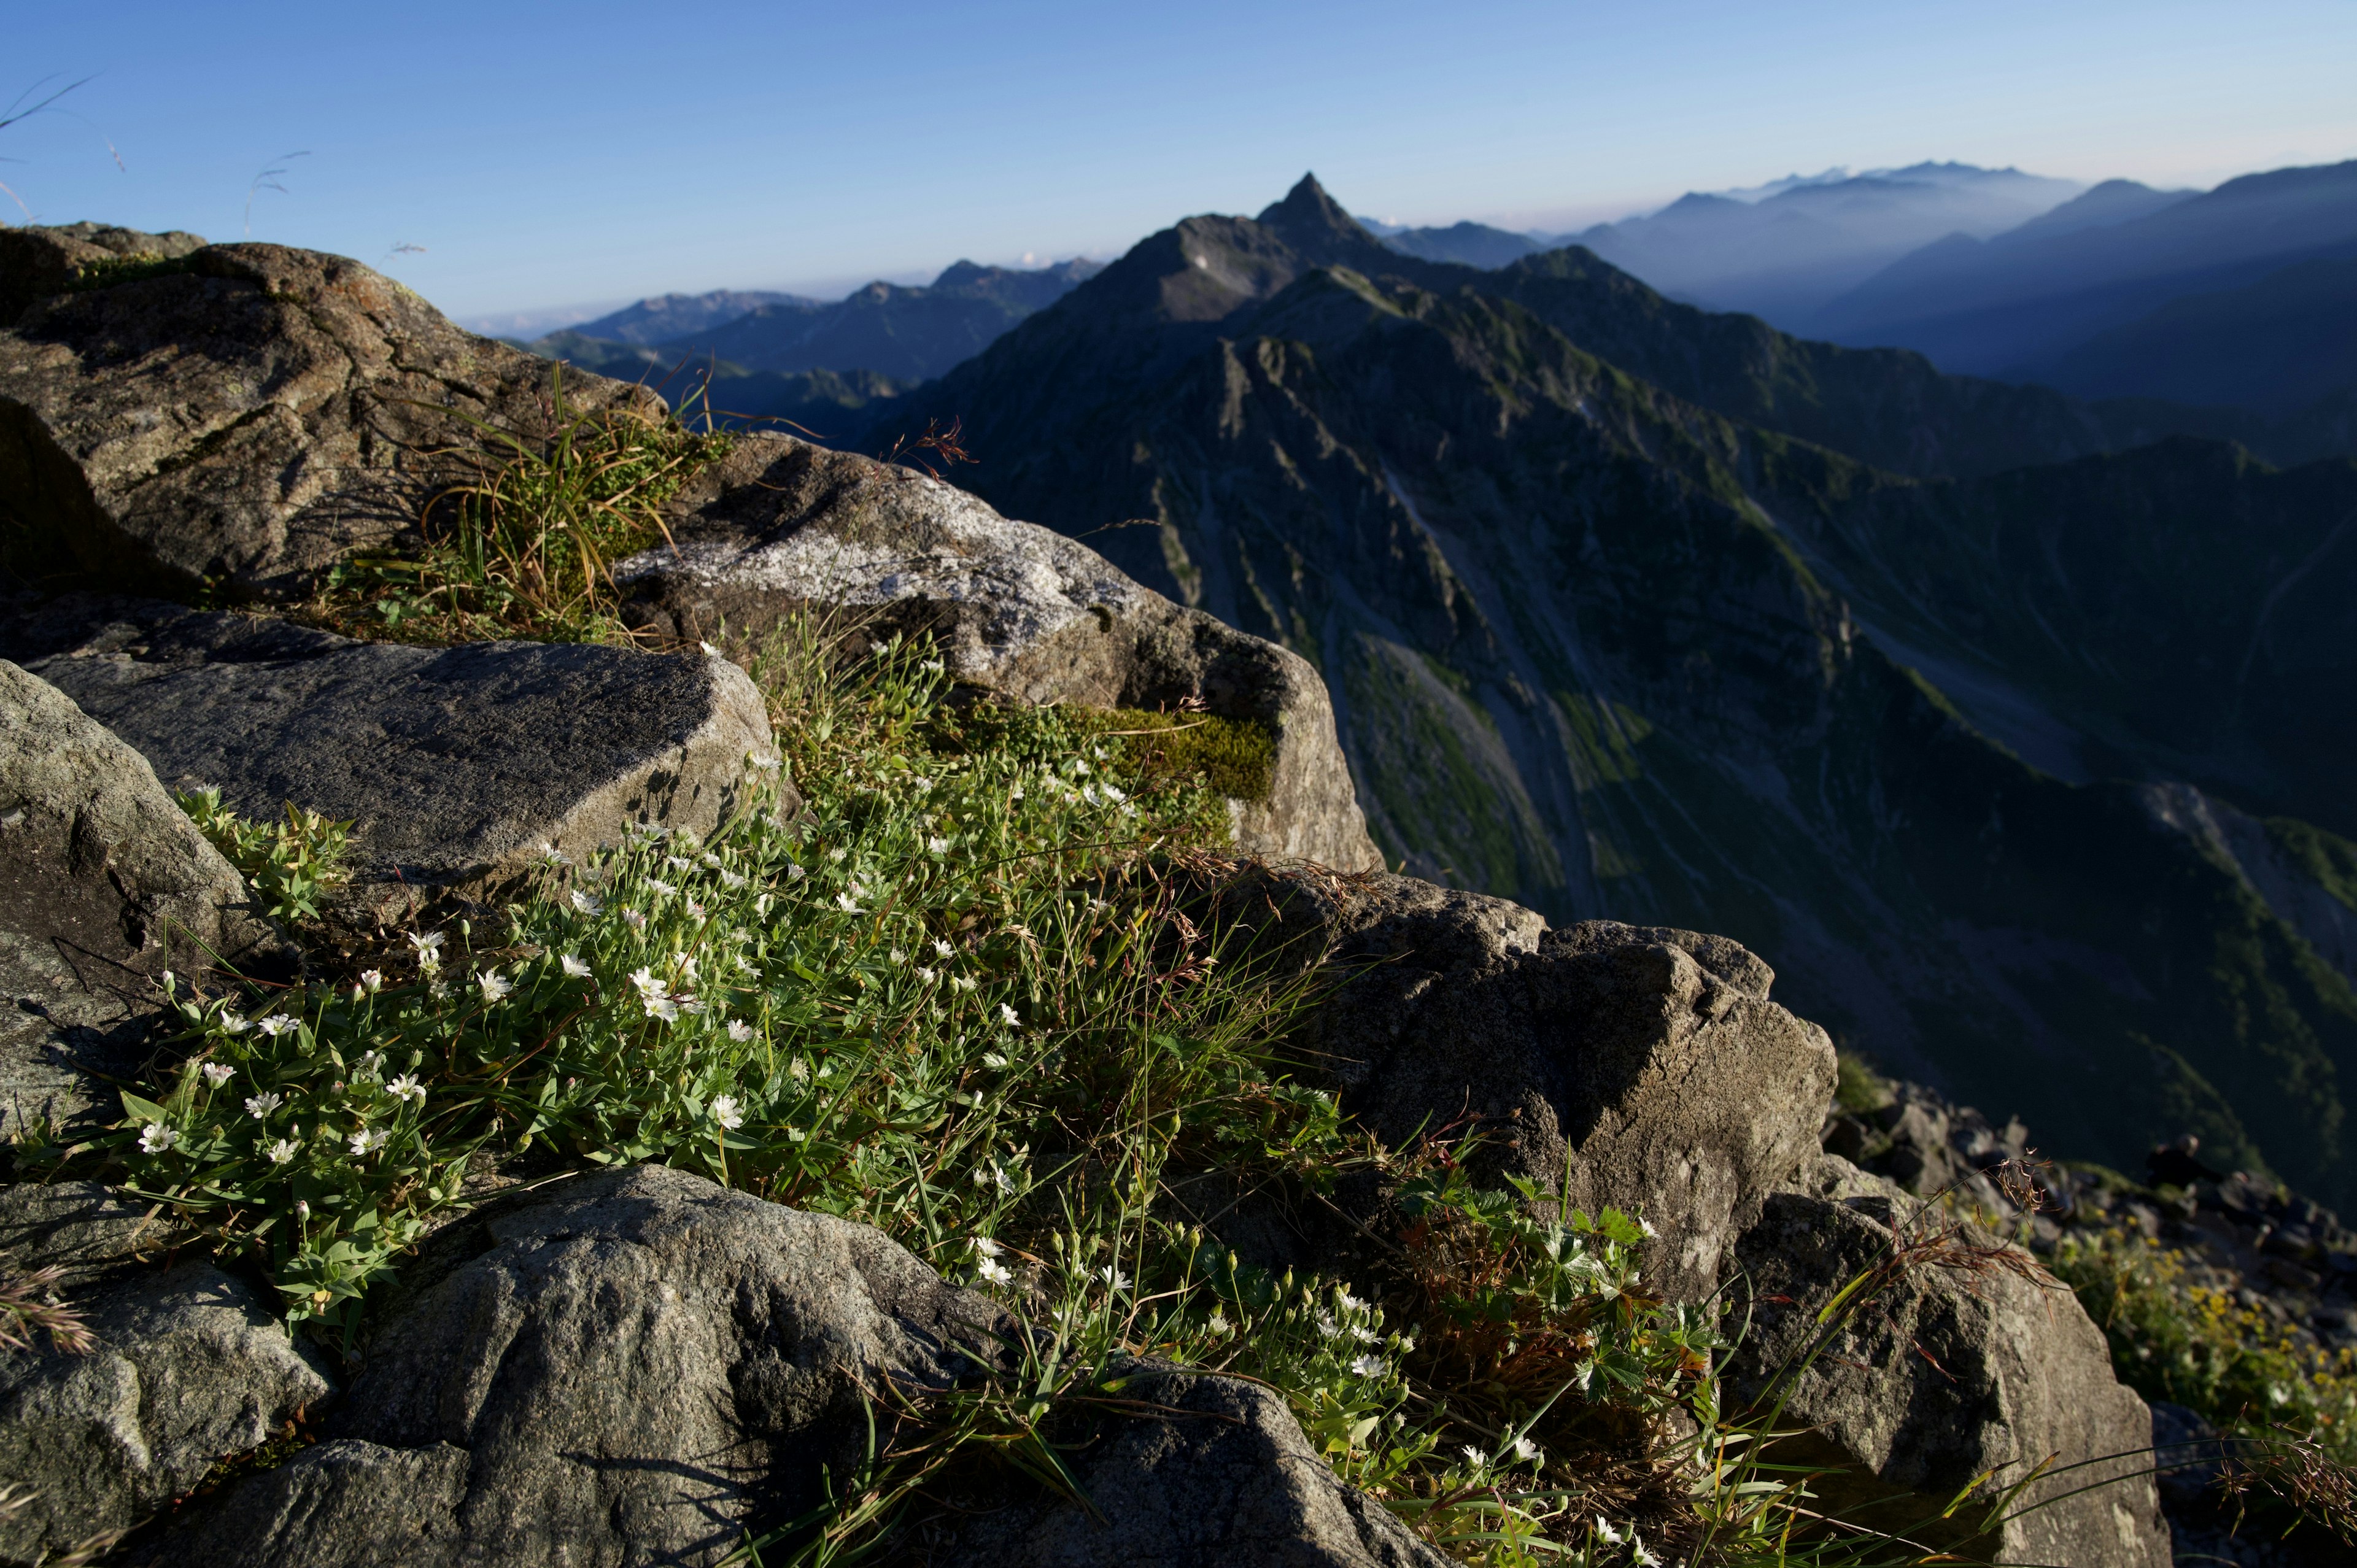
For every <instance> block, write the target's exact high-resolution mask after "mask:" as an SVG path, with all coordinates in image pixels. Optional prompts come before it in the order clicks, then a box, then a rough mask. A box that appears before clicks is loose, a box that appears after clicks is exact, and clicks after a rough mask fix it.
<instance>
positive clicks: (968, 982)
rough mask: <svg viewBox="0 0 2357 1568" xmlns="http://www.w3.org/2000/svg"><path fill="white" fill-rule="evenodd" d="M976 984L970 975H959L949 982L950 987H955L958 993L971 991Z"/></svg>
mask: <svg viewBox="0 0 2357 1568" xmlns="http://www.w3.org/2000/svg"><path fill="white" fill-rule="evenodd" d="M950 984H951V985H952V986H954V987H956V988H957V989H958V990H960V991H972V990H973V989H974V986H975V985H976V984H977V982H976V981H975V980H974V976H972V975H970V974H961V975H959V976H957V977H956V978H955V979H953V980H952V981H951V982H950Z"/></svg>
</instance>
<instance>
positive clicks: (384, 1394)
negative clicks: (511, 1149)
mask: <svg viewBox="0 0 2357 1568" xmlns="http://www.w3.org/2000/svg"><path fill="white" fill-rule="evenodd" d="M375 1320H376V1324H377V1326H376V1328H375V1330H374V1332H373V1335H372V1337H371V1341H370V1344H369V1346H368V1348H367V1352H366V1359H365V1362H364V1364H363V1366H362V1367H361V1370H360V1371H359V1372H358V1373H357V1374H356V1375H355V1376H354V1378H353V1380H352V1382H351V1385H350V1390H349V1391H348V1392H347V1394H346V1395H345V1397H344V1400H343V1401H342V1402H341V1403H340V1405H339V1407H338V1410H337V1413H336V1415H335V1417H334V1423H333V1426H332V1428H331V1431H330V1434H329V1435H330V1438H331V1441H328V1442H326V1443H323V1444H320V1445H318V1446H317V1447H314V1448H311V1449H308V1450H307V1451H305V1452H304V1453H303V1454H302V1455H299V1456H298V1457H297V1458H296V1459H295V1460H293V1461H292V1462H290V1463H288V1464H286V1465H284V1466H280V1467H279V1468H277V1469H275V1470H273V1471H271V1472H269V1473H267V1474H265V1475H262V1476H257V1477H253V1479H251V1480H248V1481H246V1482H244V1483H243V1484H242V1485H241V1486H240V1487H237V1488H236V1489H234V1490H233V1491H231V1493H229V1494H228V1495H227V1496H226V1497H224V1498H221V1500H220V1501H219V1503H218V1504H216V1505H215V1506H213V1507H212V1508H210V1509H208V1510H207V1511H205V1512H204V1513H203V1514H201V1515H200V1516H199V1517H196V1518H192V1519H191V1520H188V1522H187V1523H186V1524H185V1525H183V1526H181V1527H179V1528H178V1529H175V1530H172V1531H170V1532H168V1533H167V1534H166V1535H165V1536H164V1537H163V1538H162V1539H161V1540H160V1541H157V1542H156V1543H155V1544H154V1546H153V1547H152V1549H151V1555H150V1556H149V1557H148V1559H147V1561H149V1562H152V1563H158V1564H161V1563H172V1564H176V1565H183V1564H185V1565H189V1568H199V1565H206V1568H210V1565H214V1564H219V1565H222V1568H229V1565H235V1568H333V1565H340V1564H356V1563H371V1564H375V1563H382V1564H393V1563H399V1564H402V1565H403V1568H436V1565H438V1564H446V1563H447V1564H457V1563H504V1564H511V1565H513V1568H527V1565H541V1564H545V1565H548V1568H555V1565H557V1564H576V1563H683V1564H691V1563H719V1562H720V1561H722V1560H723V1559H725V1558H727V1557H729V1555H730V1554H731V1553H733V1552H737V1551H738V1550H739V1549H740V1548H741V1546H742V1545H743V1542H744V1539H745V1533H746V1532H747V1531H748V1530H749V1531H751V1532H752V1533H754V1534H756V1535H758V1534H759V1532H760V1530H762V1529H764V1528H766V1527H767V1526H770V1525H772V1524H776V1523H780V1522H783V1521H784V1520H789V1519H791V1518H793V1517H796V1516H797V1515H799V1514H800V1513H802V1511H803V1510H804V1509H808V1508H810V1507H811V1506H813V1505H814V1504H815V1503H817V1502H818V1501H819V1500H820V1499H821V1497H822V1493H821V1490H820V1487H821V1466H823V1465H832V1466H834V1470H835V1473H836V1474H837V1475H841V1474H843V1473H844V1471H845V1466H847V1465H849V1464H852V1463H856V1460H857V1459H858V1457H859V1455H860V1453H861V1452H862V1449H863V1445H864V1442H865V1434H866V1426H865V1423H864V1421H863V1419H862V1417H861V1414H860V1408H861V1402H862V1400H863V1398H864V1397H865V1396H864V1395H863V1394H862V1392H861V1389H862V1385H863V1384H865V1385H867V1386H869V1387H874V1386H876V1385H878V1384H880V1382H881V1381H882V1380H886V1379H893V1380H900V1381H902V1382H904V1383H909V1384H921V1385H925V1386H931V1387H940V1386H942V1385H945V1384H946V1383H948V1382H950V1381H952V1380H954V1379H956V1378H958V1377H960V1376H962V1375H964V1374H966V1373H968V1372H970V1371H971V1370H973V1369H974V1360H972V1359H970V1357H969V1353H971V1356H972V1357H978V1358H989V1359H996V1357H997V1356H998V1355H999V1354H1000V1353H1001V1347H1002V1341H1001V1340H1000V1338H999V1336H1000V1335H1002V1334H1004V1333H1006V1332H1008V1331H1010V1329H1011V1325H1009V1324H1008V1323H1007V1322H1006V1320H1005V1319H1004V1317H1003V1316H1002V1315H1001V1313H1000V1311H999V1309H998V1308H997V1307H996V1305H994V1304H992V1303H990V1302H989V1301H987V1300H985V1299H984V1298H982V1297H979V1296H975V1295H973V1294H968V1293H966V1292H964V1291H961V1290H958V1289H956V1288H955V1287H953V1286H951V1285H947V1284H944V1283H942V1281H941V1280H940V1279H939V1278H938V1277H937V1276H935V1275H934V1273H933V1272H932V1271H931V1269H928V1268H926V1267H925V1266H924V1265H923V1264H922V1263H920V1262H918V1261H917V1260H916V1259H915V1258H913V1257H911V1256H910V1255H909V1253H908V1252H906V1251H902V1250H901V1249H900V1248H899V1246H897V1245H895V1244H894V1243H892V1242H891V1241H888V1240H885V1239H884V1238H883V1237H882V1236H881V1235H880V1234H878V1233H877V1232H876V1231H874V1230H868V1229H867V1228H866V1227H864V1226H859V1225H854V1224H851V1223H849V1222H847V1221H845V1220H840V1219H831V1218H828V1217H826V1216H823V1215H815V1214H804V1213H802V1212H800V1211H799V1210H795V1209H791V1208H782V1207H780V1206H779V1205H776V1204H770V1203H764V1202H762V1201H760V1200H759V1199H758V1198H754V1197H747V1196H745V1195H743V1194H739V1193H732V1192H727V1191H725V1190H724V1189H722V1188H720V1187H716V1186H715V1185H713V1184H712V1183H710V1182H708V1181H705V1180H703V1179H701V1178H700V1177H696V1176H689V1175H686V1174H684V1173H683V1172H679V1171H673V1170H669V1169H665V1168H662V1167H656V1166H641V1167H638V1168H635V1169H630V1170H623V1171H616V1172H611V1173H606V1174H600V1175H596V1176H582V1177H579V1178H576V1179H575V1180H571V1181H566V1182H562V1183H559V1184H557V1185H556V1186H554V1187H546V1188H543V1189H541V1190H538V1191H535V1192H533V1193H531V1194H529V1195H528V1196H526V1197H523V1198H522V1199H520V1200H511V1201H509V1202H507V1203H504V1204H500V1205H495V1206H493V1207H491V1208H489V1209H487V1210H485V1211H483V1212H480V1213H478V1214H477V1215H475V1216H473V1217H472V1218H470V1219H467V1220H464V1221H462V1222H461V1223H459V1224H458V1225H457V1226H454V1227H452V1228H451V1229H450V1230H447V1231H444V1232H443V1233H442V1234H441V1235H439V1236H437V1237H436V1239H435V1240H433V1241H432V1242H430V1243H428V1245H427V1247H426V1249H425V1252H424V1254H423V1255H422V1256H421V1257H420V1258H418V1259H417V1260H416V1261H415V1262H413V1263H412V1264H410V1265H408V1266H407V1267H405V1268H404V1272H403V1274H402V1278H401V1280H400V1282H399V1283H398V1284H397V1286H396V1287H395V1290H394V1294H393V1295H392V1296H391V1298H390V1299H388V1300H387V1301H386V1302H385V1303H384V1305H382V1308H381V1309H380V1310H379V1311H377V1313H376V1314H375Z"/></svg>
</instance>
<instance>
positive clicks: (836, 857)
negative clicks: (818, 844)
mask: <svg viewBox="0 0 2357 1568" xmlns="http://www.w3.org/2000/svg"><path fill="white" fill-rule="evenodd" d="M850 853H851V852H850V851H849V850H847V849H845V848H844V847H843V846H842V845H841V844H837V845H835V846H834V848H833V849H831V850H828V851H827V852H826V857H827V859H829V860H832V861H834V862H836V863H838V864H840V863H841V862H842V860H843V857H844V856H845V855H846V854H850Z"/></svg>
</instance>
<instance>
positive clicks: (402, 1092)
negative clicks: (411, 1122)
mask: <svg viewBox="0 0 2357 1568" xmlns="http://www.w3.org/2000/svg"><path fill="white" fill-rule="evenodd" d="M384 1091H385V1092H386V1093H387V1094H390V1095H392V1096H393V1098H394V1099H395V1100H414V1101H417V1103H418V1104H420V1105H423V1104H425V1085H424V1084H422V1083H420V1082H418V1081H417V1075H416V1074H415V1073H414V1072H405V1073H403V1074H402V1075H401V1076H400V1077H399V1078H396V1079H393V1081H392V1082H391V1083H388V1084H386V1085H385V1086H384Z"/></svg>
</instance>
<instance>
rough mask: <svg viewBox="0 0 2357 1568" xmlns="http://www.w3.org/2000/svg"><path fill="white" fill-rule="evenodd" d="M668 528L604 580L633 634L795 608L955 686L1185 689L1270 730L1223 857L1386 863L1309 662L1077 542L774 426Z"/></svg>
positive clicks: (1136, 701) (758, 626)
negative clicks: (867, 630)
mask: <svg viewBox="0 0 2357 1568" xmlns="http://www.w3.org/2000/svg"><path fill="white" fill-rule="evenodd" d="M673 535H674V539H675V541H676V543H675V545H664V546H661V547H658V548H656V549H654V550H651V551H648V552H647V553H644V554H641V555H639V556H636V557H633V558H632V559H631V560H630V561H629V562H626V563H624V564H623V565H622V566H621V567H620V568H619V570H618V572H617V574H616V576H617V579H618V580H619V582H620V583H621V584H622V585H623V587H624V589H625V591H626V593H627V595H628V596H629V600H630V602H629V603H628V604H627V605H626V606H625V608H624V614H625V616H627V617H629V618H631V619H633V620H634V621H635V622H636V624H638V625H640V626H642V627H645V628H650V629H652V630H656V631H658V632H661V633H662V634H665V635H668V636H671V637H675V638H718V637H720V636H722V635H723V633H724V631H725V632H726V633H727V634H730V635H748V636H755V637H758V636H759V635H760V634H761V633H763V632H765V631H767V630H769V629H770V628H773V627H775V626H776V625H778V624H779V622H780V621H781V620H782V619H784V618H786V617H787V616H789V615H791V614H794V613H796V612H797V611H800V610H803V609H806V608H812V607H819V608H833V609H835V610H837V611H838V612H841V613H845V614H846V615H849V616H856V617H860V618H866V619H870V620H871V621H872V623H873V624H874V625H875V626H876V627H877V629H878V630H879V631H881V630H886V629H897V630H901V631H904V632H909V633H918V632H922V633H927V634H930V635H931V637H932V638H933V639H935V640H936V642H937V644H938V645H939V646H940V648H941V649H942V657H943V659H944V660H946V661H947V662H948V664H949V667H950V671H951V672H952V674H953V675H955V676H956V678H957V679H958V680H959V681H960V682H963V683H964V684H966V685H968V686H974V687H980V688H982V689H985V690H986V691H989V692H991V693H996V695H998V696H999V697H1001V698H1004V699H1006V700H1009V701H1014V702H1020V703H1036V704H1045V703H1079V704H1082V705H1086V706H1092V707H1146V708H1153V707H1159V706H1165V705H1169V704H1175V703H1178V702H1179V701H1180V700H1182V699H1189V698H1199V699H1200V700H1201V702H1202V703H1203V705H1204V707H1205V708H1206V709H1207V710H1208V711H1209V712H1211V713H1213V714H1220V715H1222V716H1223V717H1227V718H1233V719H1248V720H1254V721H1256V722H1258V723H1261V724H1263V725H1267V726H1268V727H1269V728H1270V729H1271V730H1272V731H1273V732H1274V733H1275V737H1276V763H1275V777H1274V779H1273V780H1272V784H1271V788H1270V791H1269V796H1268V799H1267V800H1258V801H1238V802H1235V803H1234V805H1233V808H1232V811H1233V816H1234V823H1235V839H1236V844H1237V847H1238V848H1239V849H1241V850H1243V852H1245V853H1246V854H1257V855H1262V856H1265V857H1267V858H1270V859H1276V860H1307V861H1312V862H1316V863H1318V864H1320V865H1332V866H1335V867H1338V868H1340V869H1342V870H1346V871H1359V870H1368V869H1373V868H1377V867H1380V865H1382V856H1381V855H1380V854H1378V853H1377V852H1376V850H1375V848H1374V845H1373V843H1372V841H1371V840H1370V839H1369V838H1368V837H1367V830H1366V822H1365V819H1364V817H1363V816H1361V813H1360V811H1359V807H1358V797H1357V795H1356V793H1355V792H1354V791H1353V789H1352V788H1351V774H1350V768H1349V765H1348V764H1347V763H1346V762H1345V761H1344V760H1343V757H1342V753H1341V750H1340V746H1338V745H1337V744H1336V742H1335V739H1334V711H1333V706H1332V703H1330V701H1329V699H1328V696H1327V693H1326V686H1325V682H1323V681H1322V680H1320V679H1319V677H1318V672H1317V671H1316V670H1315V669H1313V668H1311V666H1310V665H1309V664H1308V661H1307V660H1303V659H1302V658H1301V657H1300V656H1299V655H1297V654H1295V653H1292V652H1290V651H1288V650H1285V649H1282V648H1279V647H1278V646H1277V645H1275V643H1272V642H1268V641H1265V640H1263V639H1260V638H1256V637H1251V636H1247V635H1246V634H1244V633H1243V632H1240V631H1237V630H1235V629H1234V628H1232V627H1229V626H1227V625H1225V624H1224V623H1222V622H1221V621H1219V620H1217V619H1215V618H1212V617H1211V616H1209V615H1206V614H1204V613H1203V612H1202V611H1200V610H1192V609H1186V608H1183V607H1180V606H1178V605H1175V604H1173V603H1171V602H1170V601H1169V600H1168V599H1166V598H1164V597H1163V596H1161V595H1160V594H1157V593H1155V592H1154V591H1153V590H1152V589H1150V588H1146V587H1142V586H1140V585H1138V584H1136V583H1135V582H1132V581H1131V580H1130V579H1129V578H1128V577H1127V576H1125V575H1123V574H1122V573H1121V572H1120V571H1119V570H1118V569H1116V568H1115V567H1114V565H1113V564H1111V563H1110V562H1108V561H1106V560H1105V559H1104V558H1103V556H1101V555H1099V554H1098V553H1096V552H1095V551H1093V550H1091V549H1089V548H1088V547H1087V546H1086V545H1084V544H1080V543H1077V542H1073V541H1072V540H1070V539H1067V538H1065V537H1064V536H1063V535H1061V534H1059V533H1055V532H1050V531H1049V530H1048V529H1044V528H1039V527H1035V526H1033V525H1032V524H1029V523H1024V522H1016V521H1010V520H1009V519H1006V518H1003V517H1001V516H999V515H998V514H997V513H996V512H995V511H993V510H991V509H990V508H989V507H988V506H986V505H985V504H984V503H983V502H981V501H979V500H977V499H974V497H973V496H971V495H968V494H967V493H966V492H964V491H963V490H960V489H956V488H955V487H953V486H951V485H946V484H943V483H942V482H940V481H939V480H936V479H931V478H926V477H924V476H923V475H921V474H918V473H916V472H915V471H913V470H911V469H908V468H903V467H895V466H893V465H891V464H887V463H879V462H877V461H875V460H874V459H872V458H867V457H860V456H853V455H850V454H848V453H841V452H831V451H828V450H827V449H825V448H824V447H821V446H812V445H810V444H809V443H807V442H802V441H798V440H795V439H794V438H792V437H791V436H787V435H753V436H748V437H746V438H744V439H743V440H741V441H740V442H739V444H738V446H737V450H736V451H735V452H734V453H732V454H731V455H730V456H728V457H727V458H726V459H725V460H723V461H722V462H720V463H718V464H716V465H714V467H712V468H711V469H710V470H708V471H707V472H706V473H705V475H704V476H703V477H702V478H699V479H698V480H697V481H696V482H695V483H694V486H692V487H691V488H690V489H689V490H688V492H687V493H686V494H685V495H684V496H683V498H682V515H681V516H680V518H679V519H678V521H676V522H675V523H674V525H673Z"/></svg>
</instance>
